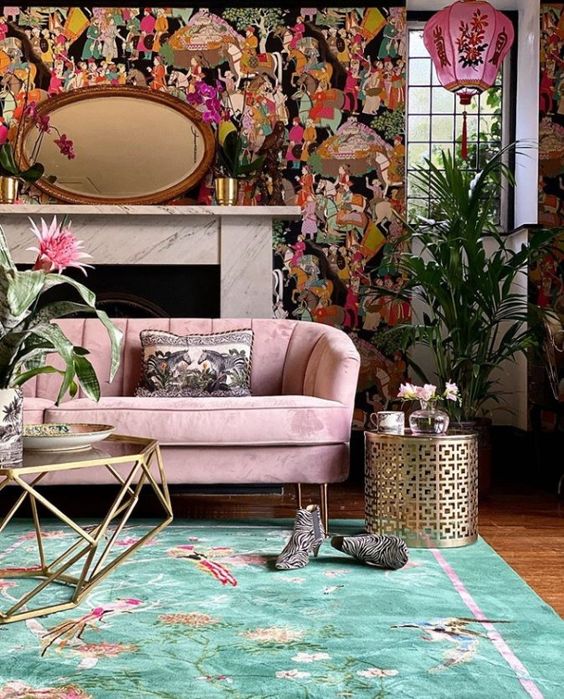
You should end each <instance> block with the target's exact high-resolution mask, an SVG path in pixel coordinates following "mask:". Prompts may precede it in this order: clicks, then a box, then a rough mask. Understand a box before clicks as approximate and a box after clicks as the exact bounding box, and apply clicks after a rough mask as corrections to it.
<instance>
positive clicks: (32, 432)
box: [23, 422, 115, 451]
mask: <svg viewBox="0 0 564 699" xmlns="http://www.w3.org/2000/svg"><path fill="white" fill-rule="evenodd" d="M114 430H115V427H112V426H111V425H92V424H88V423H70V422H69V423H65V422H50V423H46V424H44V425H24V428H23V445H24V449H30V450H33V451H75V450H77V449H88V448H89V447H90V445H91V444H94V443H95V442H100V441H102V439H106V437H109V435H111V434H112V432H113V431H114Z"/></svg>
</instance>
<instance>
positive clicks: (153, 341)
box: [135, 330, 253, 396]
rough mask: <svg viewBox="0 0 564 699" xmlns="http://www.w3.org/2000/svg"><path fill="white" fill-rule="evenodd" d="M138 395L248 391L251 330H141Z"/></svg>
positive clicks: (228, 394) (239, 392)
mask: <svg viewBox="0 0 564 699" xmlns="http://www.w3.org/2000/svg"><path fill="white" fill-rule="evenodd" d="M140 337H141V345H142V347H143V376H142V379H141V384H140V386H139V388H138V389H137V391H136V393H135V395H137V396H249V395H250V394H251V391H250V384H251V352H252V346H253V331H252V330H230V331H228V332H222V333H211V334H209V335H184V336H182V335H175V334H174V333H169V332H165V331H161V330H142V331H141V334H140Z"/></svg>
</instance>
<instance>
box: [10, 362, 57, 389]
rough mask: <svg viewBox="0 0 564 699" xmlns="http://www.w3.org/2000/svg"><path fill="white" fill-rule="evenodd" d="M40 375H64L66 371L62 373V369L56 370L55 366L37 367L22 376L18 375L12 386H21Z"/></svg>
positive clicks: (24, 372)
mask: <svg viewBox="0 0 564 699" xmlns="http://www.w3.org/2000/svg"><path fill="white" fill-rule="evenodd" d="M38 374H61V375H63V374H64V371H61V370H60V369H55V367H54V366H40V367H35V368H33V369H29V370H28V371H22V372H21V373H20V374H18V375H17V376H16V377H15V379H12V386H21V385H22V384H23V383H25V382H26V381H28V380H29V379H32V378H33V377H34V376H37V375H38Z"/></svg>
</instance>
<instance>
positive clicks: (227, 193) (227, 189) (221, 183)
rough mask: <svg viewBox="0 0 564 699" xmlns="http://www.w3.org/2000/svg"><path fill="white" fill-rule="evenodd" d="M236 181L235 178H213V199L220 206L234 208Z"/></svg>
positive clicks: (236, 189)
mask: <svg viewBox="0 0 564 699" xmlns="http://www.w3.org/2000/svg"><path fill="white" fill-rule="evenodd" d="M237 194H238V181H237V179H236V178H235V177H216V178H215V198H216V200H217V203H218V204H221V206H235V204H236V203H237Z"/></svg>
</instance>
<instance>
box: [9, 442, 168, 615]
mask: <svg viewBox="0 0 564 699" xmlns="http://www.w3.org/2000/svg"><path fill="white" fill-rule="evenodd" d="M89 468H105V469H106V470H107V471H108V472H109V473H111V474H112V476H113V477H114V479H115V481H116V485H117V486H118V492H117V495H116V497H115V499H114V500H113V502H112V504H111V506H110V508H109V510H108V512H107V514H106V515H105V517H103V519H102V521H101V522H100V523H99V524H97V525H94V526H88V527H84V526H82V525H80V524H78V523H77V522H75V521H74V520H73V519H72V518H70V517H69V516H67V515H66V514H65V513H64V512H62V511H61V510H60V509H59V508H58V507H56V506H55V505H54V504H53V503H51V502H50V501H49V498H48V497H47V496H46V495H45V492H41V493H40V492H38V490H37V488H36V486H37V485H38V484H39V483H40V482H41V480H42V479H43V478H44V477H45V476H46V475H47V474H49V473H54V472H57V471H59V472H60V471H68V470H71V469H72V470H74V469H89ZM8 484H11V485H12V488H18V489H19V490H20V493H19V495H18V497H17V499H16V501H15V503H14V505H13V506H12V507H11V508H10V510H9V511H8V512H7V513H6V515H4V516H3V517H2V518H1V519H0V534H1V532H2V531H3V530H4V528H5V527H6V525H7V524H8V522H10V520H11V519H12V518H13V517H14V515H15V514H16V512H17V511H18V510H19V508H20V506H21V505H22V504H23V503H24V502H25V500H26V499H28V500H29V503H30V506H31V513H32V518H33V525H34V529H35V538H36V542H37V554H38V564H37V565H33V566H29V565H26V566H19V567H14V566H12V567H8V568H4V567H1V564H0V578H3V579H6V578H37V579H38V580H39V582H38V584H37V585H35V586H34V587H33V588H32V589H31V590H28V591H27V592H26V593H25V594H24V595H23V596H22V597H20V598H19V599H18V600H16V601H15V602H14V603H13V604H12V605H11V606H10V607H9V608H8V609H6V610H5V611H3V610H0V624H8V623H10V622H12V621H21V620H23V619H30V618H31V617H35V616H40V615H43V614H51V613H53V612H60V611H63V610H64V609H70V608H72V607H76V605H77V604H79V603H80V601H81V600H82V598H83V597H84V596H85V595H86V594H87V593H88V592H90V590H91V589H92V588H93V587H94V586H95V585H97V584H98V583H99V582H100V581H101V580H103V579H104V578H105V577H106V576H107V575H108V574H109V573H111V571H112V570H113V569H114V568H115V567H116V566H118V565H119V564H120V563H121V562H122V561H123V560H124V559H125V558H127V556H130V555H131V554H132V553H133V552H134V551H135V550H136V549H138V548H139V547H140V546H142V545H143V544H144V543H145V542H146V541H147V540H148V539H150V538H151V537H153V536H154V535H155V534H157V532H159V531H161V530H162V529H164V528H165V527H166V526H168V525H169V524H170V522H171V521H172V518H173V517H172V507H171V503H170V495H169V492H168V487H167V483H166V475H165V471H164V467H163V462H162V457H161V453H160V449H159V445H158V443H157V442H156V441H154V440H152V439H142V438H139V437H126V436H118V435H112V436H110V437H108V438H107V439H105V440H103V441H102V442H98V443H97V444H96V446H95V447H92V448H90V449H87V450H85V451H66V452H39V451H37V452H30V451H25V452H24V459H23V463H22V464H21V465H20V466H17V467H10V468H0V490H2V489H4V488H5V487H6V486H8ZM145 485H146V486H149V487H150V488H151V489H152V491H153V492H154V494H155V495H156V497H157V499H158V500H159V502H160V504H161V506H162V508H163V510H164V515H165V518H164V520H163V521H162V522H160V523H159V524H157V525H156V526H154V527H152V528H151V530H150V531H149V532H147V533H146V534H144V535H143V536H142V537H141V538H140V539H138V540H136V541H135V542H134V543H133V544H131V545H130V546H127V547H126V548H125V549H124V550H122V551H121V552H120V553H119V555H117V556H115V557H113V558H110V554H111V552H112V548H113V546H114V544H115V542H116V540H117V538H118V536H119V535H120V532H121V531H122V529H123V527H124V526H125V524H126V522H127V521H128V519H129V518H130V516H131V514H132V512H133V511H134V509H135V506H136V505H137V503H138V501H139V496H140V494H141V490H142V488H143V486H145ZM10 490H11V489H10ZM42 510H46V511H47V513H48V514H49V516H50V517H53V516H54V517H56V518H57V519H59V520H60V521H61V522H62V523H64V524H65V525H67V526H68V527H70V528H71V529H72V530H74V532H75V534H76V535H77V537H78V539H77V540H76V541H75V542H74V543H73V544H72V545H71V546H69V548H67V550H66V551H65V552H64V553H62V554H59V555H58V556H57V557H56V558H55V559H54V560H48V555H47V551H46V547H45V541H44V538H45V536H44V533H43V532H42V531H41V523H40V512H41V511H42ZM0 516H1V513H0ZM114 520H116V521H115V522H114ZM112 523H113V524H112ZM2 548H3V547H2V546H1V545H0V551H1V550H2ZM59 585H63V586H68V588H69V595H68V599H64V600H60V599H58V600H57V601H56V602H52V601H49V600H44V601H46V602H47V604H44V605H43V606H38V607H30V606H29V603H31V602H32V601H33V600H34V598H36V597H37V596H38V595H42V596H43V597H45V593H44V590H45V591H47V590H52V589H53V588H52V586H59ZM57 590H60V588H58V587H57ZM42 593H43V594H42ZM56 596H59V595H58V593H57V595H56ZM11 601H12V600H10V602H11Z"/></svg>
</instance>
